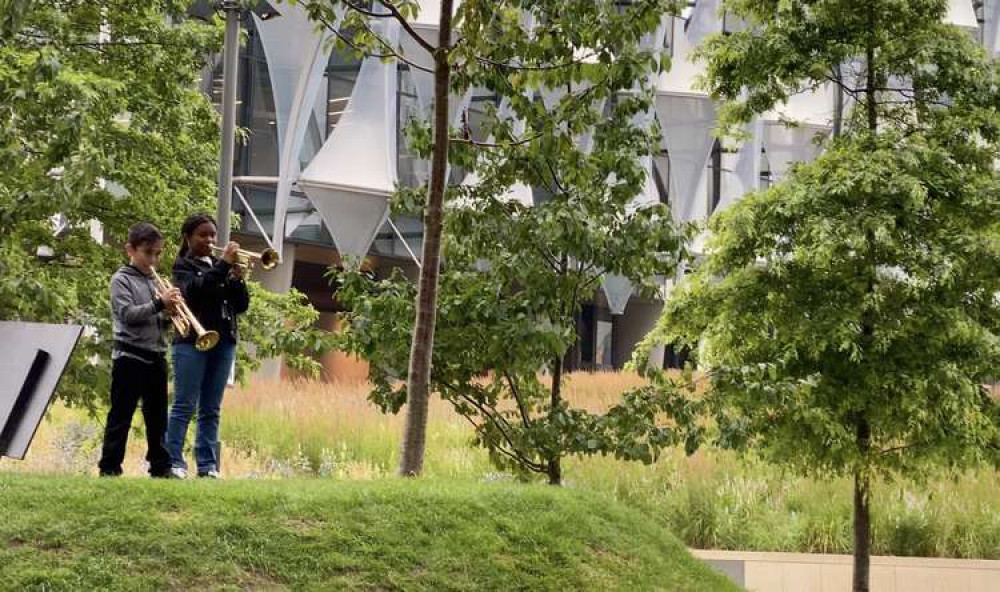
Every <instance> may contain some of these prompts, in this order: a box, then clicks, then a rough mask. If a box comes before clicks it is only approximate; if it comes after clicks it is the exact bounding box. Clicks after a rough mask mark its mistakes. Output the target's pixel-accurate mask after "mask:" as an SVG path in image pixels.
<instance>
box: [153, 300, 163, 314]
mask: <svg viewBox="0 0 1000 592" xmlns="http://www.w3.org/2000/svg"><path fill="white" fill-rule="evenodd" d="M153 310H155V311H156V312H160V311H162V310H163V299H162V298H160V297H159V296H157V297H156V298H153Z"/></svg>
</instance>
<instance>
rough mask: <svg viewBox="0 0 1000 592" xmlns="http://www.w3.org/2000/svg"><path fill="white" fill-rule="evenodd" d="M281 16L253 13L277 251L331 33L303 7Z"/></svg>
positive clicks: (288, 9) (286, 10)
mask: <svg viewBox="0 0 1000 592" xmlns="http://www.w3.org/2000/svg"><path fill="white" fill-rule="evenodd" d="M279 9H280V13H281V14H280V16H278V17H275V18H270V19H267V20H262V19H260V17H258V16H257V15H256V14H253V18H254V23H255V24H256V26H257V31H258V33H259V34H260V39H261V44H262V45H263V47H264V55H265V56H266V58H267V67H268V75H269V76H270V79H271V92H272V95H273V97H274V110H275V120H276V124H277V128H278V153H279V161H278V186H277V190H276V192H275V203H274V227H273V230H272V234H273V237H272V244H273V245H274V248H275V250H276V251H277V252H278V253H281V252H282V251H283V250H282V244H283V243H284V239H285V236H286V234H287V233H291V232H293V231H294V229H292V230H288V229H287V228H286V216H287V212H288V199H289V195H290V193H291V189H292V183H293V181H294V179H295V177H296V176H297V175H298V174H299V169H300V166H301V164H300V162H299V154H300V152H301V150H302V143H303V141H304V139H305V135H306V130H307V129H308V126H309V122H310V121H309V120H310V118H311V117H313V114H314V112H315V111H314V106H315V105H314V103H315V102H316V96H317V93H318V92H319V90H320V85H321V84H322V82H323V72H324V70H325V68H326V64H327V62H328V61H329V52H328V51H327V50H326V42H327V40H328V39H329V38H330V36H331V35H332V33H331V32H330V31H328V30H325V29H324V30H322V31H319V30H317V29H316V24H315V23H314V22H312V21H310V20H309V17H308V15H307V14H306V11H305V9H304V8H303V7H302V5H301V4H294V5H291V4H288V3H284V4H281V5H279Z"/></svg>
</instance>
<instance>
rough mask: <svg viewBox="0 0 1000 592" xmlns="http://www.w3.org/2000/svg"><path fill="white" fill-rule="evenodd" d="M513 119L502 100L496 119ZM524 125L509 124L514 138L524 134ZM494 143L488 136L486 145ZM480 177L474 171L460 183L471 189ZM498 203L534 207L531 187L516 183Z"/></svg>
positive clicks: (460, 203)
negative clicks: (514, 203)
mask: <svg viewBox="0 0 1000 592" xmlns="http://www.w3.org/2000/svg"><path fill="white" fill-rule="evenodd" d="M514 117H515V114H514V111H513V109H511V107H510V104H509V103H508V101H507V99H506V98H504V99H503V100H502V101H501V102H500V105H499V106H498V107H497V118H498V119H513V118H514ZM524 130H525V123H524V120H521V119H514V120H513V121H512V123H511V132H512V133H513V134H514V137H515V138H518V137H520V136H522V135H523V134H524ZM495 141H496V138H494V137H493V136H490V137H489V138H487V139H486V143H487V144H492V143H494V142H495ZM481 180H482V179H481V177H480V176H479V174H478V173H477V172H476V171H472V172H470V173H469V174H468V175H466V177H465V179H464V180H463V181H462V185H463V186H466V187H472V186H475V185H478V184H479V183H480V182H481ZM498 199H499V200H500V201H504V202H517V203H519V204H521V205H523V206H527V207H531V206H532V205H534V196H533V192H532V190H531V187H530V186H528V185H525V184H524V183H522V182H520V181H518V182H516V183H514V184H513V185H511V186H510V187H508V188H507V191H506V192H504V194H503V195H501V196H500V197H498ZM456 205H458V206H459V207H465V206H467V205H468V204H467V203H463V202H457V203H456Z"/></svg>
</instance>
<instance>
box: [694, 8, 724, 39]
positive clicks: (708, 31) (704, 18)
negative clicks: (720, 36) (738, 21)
mask: <svg viewBox="0 0 1000 592" xmlns="http://www.w3.org/2000/svg"><path fill="white" fill-rule="evenodd" d="M721 5H722V2H721V0H698V1H697V2H696V3H695V5H694V9H693V10H692V11H691V16H690V17H689V18H688V23H687V37H688V42H689V43H690V44H691V45H692V46H693V45H698V44H699V43H701V42H702V41H704V39H705V37H708V36H709V35H712V34H714V33H721V32H722V15H721V14H720V13H719V9H720V8H721Z"/></svg>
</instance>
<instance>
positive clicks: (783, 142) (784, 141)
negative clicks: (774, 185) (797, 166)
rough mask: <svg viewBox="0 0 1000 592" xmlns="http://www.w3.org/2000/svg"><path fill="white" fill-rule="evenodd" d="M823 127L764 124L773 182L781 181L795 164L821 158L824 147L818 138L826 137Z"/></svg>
mask: <svg viewBox="0 0 1000 592" xmlns="http://www.w3.org/2000/svg"><path fill="white" fill-rule="evenodd" d="M827 133H829V129H828V128H826V127H823V126H812V125H802V126H798V127H788V126H786V125H783V124H781V123H778V122H772V121H768V122H765V123H764V135H763V142H764V150H765V151H766V152H767V161H768V163H769V164H770V165H771V180H772V181H774V182H777V181H779V180H781V179H782V178H783V177H784V176H785V175H786V174H787V173H788V169H789V168H791V166H792V163H795V162H809V161H811V160H813V159H815V158H816V157H817V156H819V154H820V152H822V150H823V149H822V147H821V146H820V145H819V144H818V143H817V142H816V140H817V136H822V135H826V134H827Z"/></svg>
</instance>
